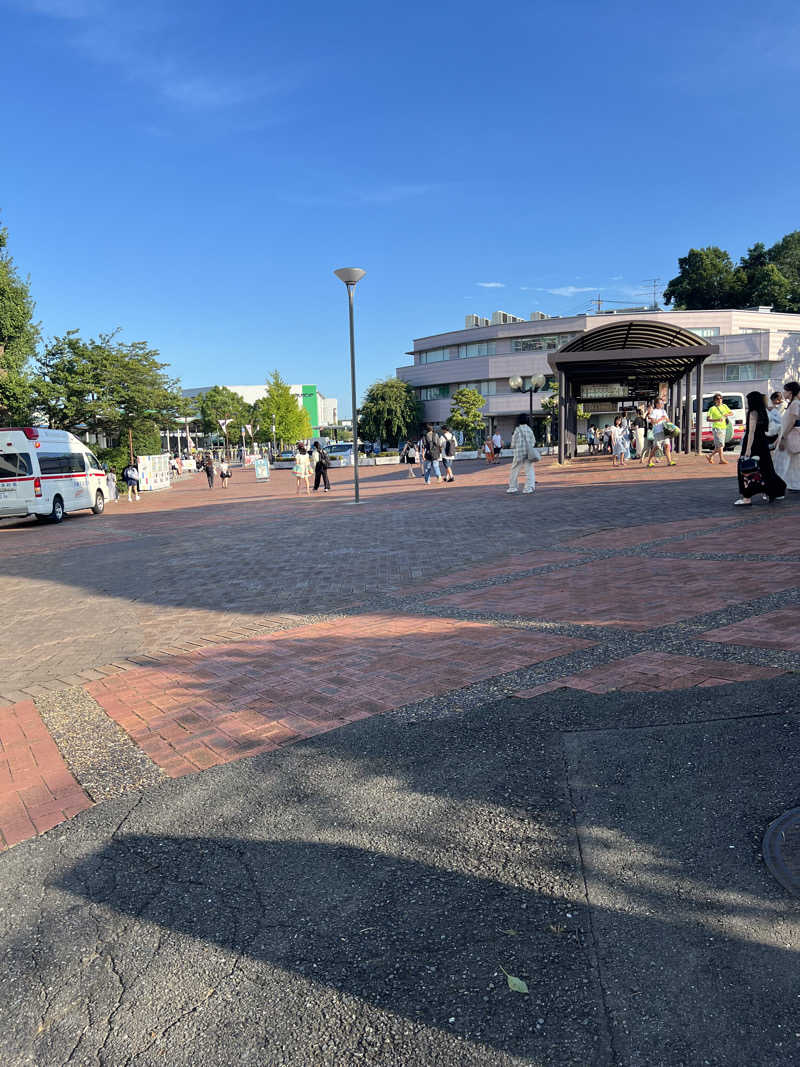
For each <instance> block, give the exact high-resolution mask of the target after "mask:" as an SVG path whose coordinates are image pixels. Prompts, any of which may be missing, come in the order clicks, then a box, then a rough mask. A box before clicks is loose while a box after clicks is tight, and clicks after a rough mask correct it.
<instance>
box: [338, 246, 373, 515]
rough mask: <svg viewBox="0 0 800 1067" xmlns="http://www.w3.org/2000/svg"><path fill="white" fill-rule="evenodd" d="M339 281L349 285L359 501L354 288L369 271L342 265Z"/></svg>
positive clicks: (355, 473)
mask: <svg viewBox="0 0 800 1067" xmlns="http://www.w3.org/2000/svg"><path fill="white" fill-rule="evenodd" d="M333 273H334V274H335V275H336V277H337V278H338V279H339V281H341V282H344V284H345V285H346V286H347V303H348V307H349V309H350V391H351V399H352V402H353V486H354V490H355V502H356V504H357V503H358V502H359V492H358V488H359V487H358V409H357V407H356V340H355V328H354V325H353V290H354V289H355V287H356V284H357V283H358V282H360V281H361V279H362V278H363V277H364V275H365V274H366V273H367V272H366V271H365V270H361V268H360V267H340V268H339V270H335V271H334V272H333Z"/></svg>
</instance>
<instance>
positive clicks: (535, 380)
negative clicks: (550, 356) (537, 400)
mask: <svg viewBox="0 0 800 1067" xmlns="http://www.w3.org/2000/svg"><path fill="white" fill-rule="evenodd" d="M526 382H527V384H526ZM546 384H547V379H546V378H545V376H544V375H543V374H536V375H534V376H533V377H532V378H524V379H523V378H520V377H519V375H514V376H513V377H511V378H509V379H508V387H509V389H511V390H512V391H513V392H515V393H527V394H528V401H529V404H528V407H529V412H530V414H531V415H533V394H534V393H538V392H539V390H540V389H544V387H545V385H546Z"/></svg>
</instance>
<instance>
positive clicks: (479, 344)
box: [458, 341, 497, 359]
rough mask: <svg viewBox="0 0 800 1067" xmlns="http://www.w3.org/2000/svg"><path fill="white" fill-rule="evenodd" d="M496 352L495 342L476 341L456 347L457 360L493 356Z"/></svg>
mask: <svg viewBox="0 0 800 1067" xmlns="http://www.w3.org/2000/svg"><path fill="white" fill-rule="evenodd" d="M496 350H497V342H496V341H476V342H474V343H470V344H468V345H459V346H458V358H459V359H472V358H473V357H475V356H493V355H495V353H496Z"/></svg>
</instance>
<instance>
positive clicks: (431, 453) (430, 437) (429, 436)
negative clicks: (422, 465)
mask: <svg viewBox="0 0 800 1067" xmlns="http://www.w3.org/2000/svg"><path fill="white" fill-rule="evenodd" d="M441 454H442V450H441V448H440V447H439V439H438V438H437V436H436V434H435V433H433V432H432V431H431V432H430V433H426V434H425V459H426V460H427V462H428V463H430V462H431V461H432V460H436V459H439V457H440V456H441Z"/></svg>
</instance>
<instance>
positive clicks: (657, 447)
mask: <svg viewBox="0 0 800 1067" xmlns="http://www.w3.org/2000/svg"><path fill="white" fill-rule="evenodd" d="M647 418H648V422H649V423H650V428H651V429H652V431H653V442H652V443H653V450H652V452H651V453H650V459H649V461H648V464H647V466H648V467H655V462H654V460H653V454H654V453H655V452H656V451H659V452H661V454H662V455H664V456H665V457H666V460H667V465H668V466H669V467H674V466H675V465H676V464H675V460H674V459H673V458H672V442H671V440H670V439H669V437H668V436H667V434H666V425H667V423H668V422H669V416H668V415H667V412H666V408H665V407H664V400H663V398H662V397H657V398H656V399H655V400H654V401H653V406H652V408H651V409H650V414H649V415H648V417H647Z"/></svg>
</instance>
